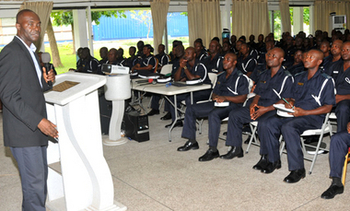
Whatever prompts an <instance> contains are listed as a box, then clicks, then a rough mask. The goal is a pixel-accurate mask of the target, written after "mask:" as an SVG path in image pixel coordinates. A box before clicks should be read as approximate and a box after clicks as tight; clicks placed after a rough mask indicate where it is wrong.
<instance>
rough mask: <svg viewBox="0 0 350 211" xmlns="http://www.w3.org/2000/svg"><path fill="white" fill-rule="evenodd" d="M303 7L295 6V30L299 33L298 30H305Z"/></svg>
mask: <svg viewBox="0 0 350 211" xmlns="http://www.w3.org/2000/svg"><path fill="white" fill-rule="evenodd" d="M303 14H304V8H303V7H293V32H294V34H298V32H300V31H303V24H304V21H303Z"/></svg>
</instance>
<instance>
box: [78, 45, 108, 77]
mask: <svg viewBox="0 0 350 211" xmlns="http://www.w3.org/2000/svg"><path fill="white" fill-rule="evenodd" d="M80 59H81V63H80V67H78V69H77V70H75V71H76V72H82V73H94V74H103V73H102V71H101V65H100V63H99V61H98V60H97V59H95V58H94V57H92V56H91V54H90V49H89V48H87V47H85V48H83V50H82V52H81V56H80Z"/></svg>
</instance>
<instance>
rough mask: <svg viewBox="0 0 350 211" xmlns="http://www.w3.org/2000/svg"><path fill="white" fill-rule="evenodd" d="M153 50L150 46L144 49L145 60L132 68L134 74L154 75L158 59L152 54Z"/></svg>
mask: <svg viewBox="0 0 350 211" xmlns="http://www.w3.org/2000/svg"><path fill="white" fill-rule="evenodd" d="M151 52H153V48H152V46H151V45H150V44H147V45H145V46H144V47H143V55H144V57H143V59H142V61H139V62H138V63H137V64H136V65H134V66H133V67H132V68H131V71H132V72H138V73H142V74H146V75H147V74H149V73H154V71H155V70H154V69H155V68H156V59H155V58H154V56H153V55H152V54H151Z"/></svg>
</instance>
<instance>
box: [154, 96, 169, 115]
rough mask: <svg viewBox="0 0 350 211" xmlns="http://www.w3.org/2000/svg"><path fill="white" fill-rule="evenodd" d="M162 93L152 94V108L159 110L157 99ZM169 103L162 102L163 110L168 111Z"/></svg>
mask: <svg viewBox="0 0 350 211" xmlns="http://www.w3.org/2000/svg"><path fill="white" fill-rule="evenodd" d="M161 96H162V95H159V94H153V95H152V100H151V108H152V109H154V110H159V100H160V98H161ZM169 105H170V104H169V103H165V104H164V111H169Z"/></svg>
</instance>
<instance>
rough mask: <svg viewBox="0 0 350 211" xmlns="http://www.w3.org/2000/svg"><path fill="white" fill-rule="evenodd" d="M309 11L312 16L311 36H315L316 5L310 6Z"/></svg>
mask: <svg viewBox="0 0 350 211" xmlns="http://www.w3.org/2000/svg"><path fill="white" fill-rule="evenodd" d="M309 10H310V14H309V17H310V19H309V21H310V22H309V24H310V25H309V30H310V34H315V17H314V15H315V6H314V5H310V6H309Z"/></svg>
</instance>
